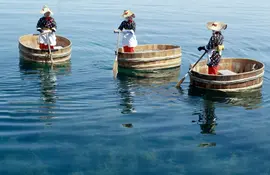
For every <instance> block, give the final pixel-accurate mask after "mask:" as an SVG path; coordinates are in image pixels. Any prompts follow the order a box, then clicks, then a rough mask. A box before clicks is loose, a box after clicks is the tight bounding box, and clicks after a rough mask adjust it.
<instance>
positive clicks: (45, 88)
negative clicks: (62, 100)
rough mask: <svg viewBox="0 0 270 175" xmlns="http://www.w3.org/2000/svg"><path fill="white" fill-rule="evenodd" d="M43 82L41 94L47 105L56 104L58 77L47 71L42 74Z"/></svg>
mask: <svg viewBox="0 0 270 175" xmlns="http://www.w3.org/2000/svg"><path fill="white" fill-rule="evenodd" d="M40 80H41V93H42V94H43V99H44V101H45V102H46V103H55V102H56V97H55V88H56V87H55V86H56V80H57V79H56V75H55V74H54V73H53V72H50V71H49V70H45V71H44V72H42V73H41V74H40Z"/></svg>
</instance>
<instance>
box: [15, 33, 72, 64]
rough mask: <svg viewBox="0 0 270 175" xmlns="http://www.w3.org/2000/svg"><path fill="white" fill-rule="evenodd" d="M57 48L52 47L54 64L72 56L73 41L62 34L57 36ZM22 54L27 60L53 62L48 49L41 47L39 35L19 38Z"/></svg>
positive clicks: (67, 59)
mask: <svg viewBox="0 0 270 175" xmlns="http://www.w3.org/2000/svg"><path fill="white" fill-rule="evenodd" d="M56 43H57V46H55V49H52V51H51V52H52V58H53V63H54V64H61V63H63V62H66V61H69V60H70V57H71V42H70V41H69V40H68V39H67V38H64V37H62V36H56ZM19 50H20V56H21V58H22V59H24V60H26V61H33V62H38V63H51V60H50V57H49V54H48V50H41V49H39V44H38V35H37V34H30V35H24V36H22V37H20V38H19Z"/></svg>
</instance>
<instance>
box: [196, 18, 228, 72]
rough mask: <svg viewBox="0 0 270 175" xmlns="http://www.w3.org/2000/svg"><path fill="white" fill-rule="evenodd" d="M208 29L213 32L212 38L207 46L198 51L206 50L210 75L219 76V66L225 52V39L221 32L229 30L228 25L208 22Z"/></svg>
mask: <svg viewBox="0 0 270 175" xmlns="http://www.w3.org/2000/svg"><path fill="white" fill-rule="evenodd" d="M207 28H208V29H209V30H212V36H211V38H210V40H209V42H208V44H207V45H206V46H201V47H199V48H198V50H199V51H201V50H204V51H206V52H207V54H208V59H207V66H208V74H212V75H217V74H218V64H219V62H220V59H221V56H222V50H224V45H223V41H224V37H223V35H222V33H221V30H223V29H224V30H225V29H226V28H227V24H224V23H222V22H208V23H207Z"/></svg>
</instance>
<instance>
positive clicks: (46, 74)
mask: <svg viewBox="0 0 270 175" xmlns="http://www.w3.org/2000/svg"><path fill="white" fill-rule="evenodd" d="M19 67H20V72H21V78H22V79H23V80H27V79H30V80H31V81H32V80H33V75H37V77H35V78H34V81H35V82H36V83H38V84H39V85H40V92H41V99H42V101H43V104H42V106H41V108H42V112H44V110H46V115H47V116H41V118H42V119H48V118H52V117H53V116H52V113H53V108H54V104H55V103H56V100H57V95H56V87H57V77H58V76H60V75H67V74H69V73H70V64H65V66H63V65H58V66H56V65H55V66H53V67H51V66H49V65H41V64H36V63H31V62H28V61H23V60H21V61H20V64H19ZM36 78H38V80H39V81H36Z"/></svg>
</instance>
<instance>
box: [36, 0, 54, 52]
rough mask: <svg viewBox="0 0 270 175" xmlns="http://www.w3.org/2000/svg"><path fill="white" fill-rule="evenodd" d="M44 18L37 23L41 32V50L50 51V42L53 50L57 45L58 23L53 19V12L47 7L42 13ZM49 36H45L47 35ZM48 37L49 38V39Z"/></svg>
mask: <svg viewBox="0 0 270 175" xmlns="http://www.w3.org/2000/svg"><path fill="white" fill-rule="evenodd" d="M40 13H41V14H43V15H44V16H43V17H41V18H40V19H39V20H38V23H37V31H39V32H40V35H39V48H40V49H44V50H45V49H48V41H49V42H50V46H51V49H54V46H55V45H56V36H55V32H56V28H57V25H56V22H55V20H54V18H52V17H51V16H52V14H53V13H52V11H51V10H50V9H49V8H48V7H47V6H46V5H45V6H44V7H43V8H42V10H41V11H40ZM47 32H49V33H48V34H44V33H47ZM47 37H48V38H47Z"/></svg>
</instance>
